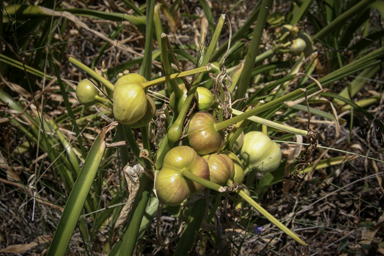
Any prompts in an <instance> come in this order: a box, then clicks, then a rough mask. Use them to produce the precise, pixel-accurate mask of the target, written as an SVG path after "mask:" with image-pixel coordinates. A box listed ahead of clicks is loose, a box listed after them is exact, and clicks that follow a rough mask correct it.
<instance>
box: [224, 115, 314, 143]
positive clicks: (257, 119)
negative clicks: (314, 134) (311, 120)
mask: <svg viewBox="0 0 384 256" xmlns="http://www.w3.org/2000/svg"><path fill="white" fill-rule="evenodd" d="M231 111H232V113H233V114H234V115H236V116H240V115H242V114H244V112H241V111H239V110H236V109H232V108H231ZM247 119H248V120H251V121H252V122H256V123H259V124H262V125H266V126H268V127H272V128H275V129H278V130H281V131H285V132H289V133H293V134H298V135H302V136H307V135H308V132H307V131H305V130H300V129H296V128H294V127H291V126H288V125H284V124H279V123H276V122H273V121H270V120H268V119H264V118H261V117H258V116H251V117H248V118H247Z"/></svg>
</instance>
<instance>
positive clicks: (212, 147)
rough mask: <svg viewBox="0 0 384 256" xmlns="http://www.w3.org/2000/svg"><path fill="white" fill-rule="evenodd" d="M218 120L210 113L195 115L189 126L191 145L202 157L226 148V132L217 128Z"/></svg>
mask: <svg viewBox="0 0 384 256" xmlns="http://www.w3.org/2000/svg"><path fill="white" fill-rule="evenodd" d="M215 123H217V122H216V120H215V119H214V118H213V116H212V115H211V114H210V113H207V112H198V113H195V114H194V115H193V116H192V118H191V120H190V122H189V126H188V130H187V134H188V136H187V138H188V141H189V145H190V146H191V147H192V148H193V149H194V150H196V152H197V153H198V154H200V155H207V154H211V153H214V152H218V151H220V150H221V148H222V147H223V146H224V132H223V131H217V130H216V128H215Z"/></svg>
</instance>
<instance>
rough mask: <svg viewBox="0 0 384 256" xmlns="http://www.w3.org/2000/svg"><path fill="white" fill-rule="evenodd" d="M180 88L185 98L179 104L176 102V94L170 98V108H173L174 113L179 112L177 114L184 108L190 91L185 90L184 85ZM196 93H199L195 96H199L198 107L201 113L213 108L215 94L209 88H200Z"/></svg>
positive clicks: (180, 85)
mask: <svg viewBox="0 0 384 256" xmlns="http://www.w3.org/2000/svg"><path fill="white" fill-rule="evenodd" d="M179 88H180V90H181V91H182V92H183V96H182V97H181V98H180V99H179V101H178V102H176V99H175V93H172V94H171V97H169V106H170V107H171V109H172V110H173V111H177V112H180V111H181V108H182V107H183V105H184V102H185V100H186V99H187V96H188V95H187V94H188V91H187V89H186V88H185V85H184V84H179ZM196 91H197V93H196V94H195V95H197V97H198V100H197V102H198V104H197V107H198V108H199V110H201V111H207V110H208V109H210V108H211V106H212V104H213V103H214V102H215V99H214V97H213V94H212V93H211V91H210V90H208V89H207V88H204V87H198V88H197V90H196Z"/></svg>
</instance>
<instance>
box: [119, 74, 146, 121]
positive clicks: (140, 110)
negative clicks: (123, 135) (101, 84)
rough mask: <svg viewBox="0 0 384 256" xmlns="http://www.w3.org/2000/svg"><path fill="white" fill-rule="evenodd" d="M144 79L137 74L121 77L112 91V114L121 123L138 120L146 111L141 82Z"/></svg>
mask: <svg viewBox="0 0 384 256" xmlns="http://www.w3.org/2000/svg"><path fill="white" fill-rule="evenodd" d="M143 81H145V79H144V78H143V77H141V76H139V75H137V74H129V75H126V76H123V77H121V78H120V79H119V80H117V82H116V84H115V90H114V92H113V115H114V116H115V119H116V120H117V121H118V122H120V123H122V124H127V125H131V124H134V123H136V122H137V121H139V120H140V119H141V118H142V117H143V116H144V115H145V113H146V111H147V98H146V96H145V90H144V89H143V87H142V86H141V84H142V83H143Z"/></svg>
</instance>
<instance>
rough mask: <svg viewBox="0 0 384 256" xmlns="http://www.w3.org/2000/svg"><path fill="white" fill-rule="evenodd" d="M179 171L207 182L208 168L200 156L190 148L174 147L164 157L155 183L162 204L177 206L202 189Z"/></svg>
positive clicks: (202, 187) (201, 186)
mask: <svg viewBox="0 0 384 256" xmlns="http://www.w3.org/2000/svg"><path fill="white" fill-rule="evenodd" d="M181 170H183V171H189V172H191V173H192V174H194V175H196V176H199V177H201V178H203V179H206V180H209V167H208V164H207V162H206V161H205V160H204V159H203V158H202V157H201V156H199V155H198V154H197V153H196V152H195V151H194V150H193V149H192V148H190V147H187V146H178V147H174V148H173V149H171V150H170V151H168V153H167V154H166V155H165V157H164V163H163V168H162V169H161V170H160V172H159V173H158V175H157V177H156V181H155V187H156V192H157V196H158V198H159V199H160V200H161V202H163V203H164V204H167V205H179V204H181V203H182V202H183V201H184V199H185V198H187V197H188V196H189V195H191V194H193V193H197V192H200V191H201V190H203V189H204V186H203V185H200V184H198V183H196V182H194V181H191V180H189V179H187V178H185V177H184V176H183V175H182V174H181Z"/></svg>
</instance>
